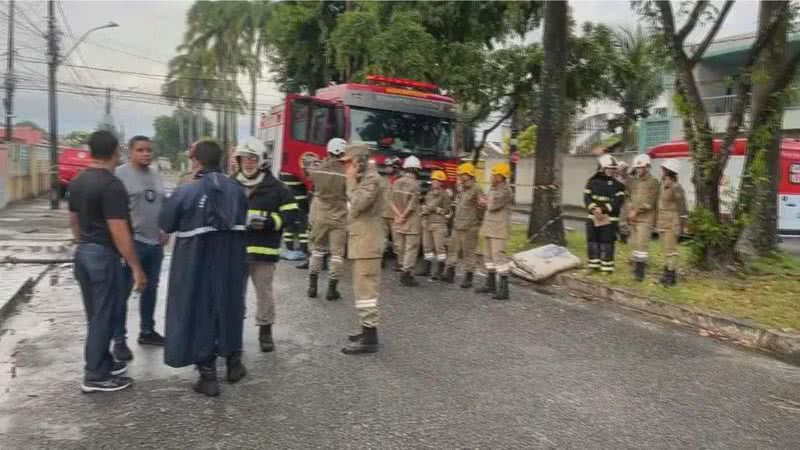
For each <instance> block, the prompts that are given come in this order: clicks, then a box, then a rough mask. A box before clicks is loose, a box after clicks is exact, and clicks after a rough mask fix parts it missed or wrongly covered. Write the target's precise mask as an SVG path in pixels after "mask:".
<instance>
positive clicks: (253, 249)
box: [247, 245, 280, 256]
mask: <svg viewBox="0 0 800 450" xmlns="http://www.w3.org/2000/svg"><path fill="white" fill-rule="evenodd" d="M247 253H251V254H254V255H270V256H277V255H279V254H280V249H277V248H272V247H259V246H256V245H249V246H248V247H247Z"/></svg>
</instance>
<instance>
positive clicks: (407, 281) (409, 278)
mask: <svg viewBox="0 0 800 450" xmlns="http://www.w3.org/2000/svg"><path fill="white" fill-rule="evenodd" d="M400 284H402V285H403V286H419V283H418V282H417V280H415V279H414V275H412V274H411V272H403V274H402V275H400Z"/></svg>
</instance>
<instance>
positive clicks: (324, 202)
mask: <svg viewBox="0 0 800 450" xmlns="http://www.w3.org/2000/svg"><path fill="white" fill-rule="evenodd" d="M346 145H347V142H345V140H344V139H340V138H333V139H331V140H330V141H329V142H328V147H327V150H328V158H327V159H326V160H325V161H323V162H322V164H320V165H319V166H317V167H316V168H314V169H312V170H311V173H310V175H311V180H312V181H313V182H314V201H313V202H312V203H311V217H313V226H312V228H311V261H310V262H309V275H308V296H309V297H311V298H316V297H317V281H318V279H319V273H320V271H321V270H322V263H323V260H324V259H325V253H326V250H328V251H330V255H331V259H330V271H329V272H328V292H327V294H326V295H325V298H326V299H327V300H339V299H340V298H341V295H340V294H339V291H338V290H337V289H336V287H337V284H338V283H339V277H340V275H341V273H342V264H343V263H344V246H345V244H346V242H347V232H346V230H345V228H346V226H347V181H346V179H345V175H344V165H342V163H341V161H339V158H341V157H342V155H344V148H345V146H346Z"/></svg>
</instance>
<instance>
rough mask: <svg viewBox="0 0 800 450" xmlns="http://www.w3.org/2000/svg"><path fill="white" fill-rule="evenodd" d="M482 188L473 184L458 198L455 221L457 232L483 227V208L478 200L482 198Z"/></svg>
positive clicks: (454, 226) (454, 225)
mask: <svg viewBox="0 0 800 450" xmlns="http://www.w3.org/2000/svg"><path fill="white" fill-rule="evenodd" d="M481 194H482V193H481V190H480V188H479V187H478V186H477V185H476V184H475V182H473V183H472V186H470V187H465V188H464V190H463V191H461V192H460V193H459V194H458V195H457V196H456V212H455V217H454V219H453V228H454V229H456V230H470V229H473V228H478V227H479V226H481V206H480V205H479V204H478V198H479V197H480V196H481Z"/></svg>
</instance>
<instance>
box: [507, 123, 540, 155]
mask: <svg viewBox="0 0 800 450" xmlns="http://www.w3.org/2000/svg"><path fill="white" fill-rule="evenodd" d="M503 151H504V152H505V153H506V154H508V153H509V152H510V151H511V140H510V139H509V138H503ZM517 151H518V152H519V156H521V157H526V156H532V155H533V154H534V153H536V125H531V126H529V127H528V128H526V129H525V130H523V131H522V132H521V133H519V134H517Z"/></svg>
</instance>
